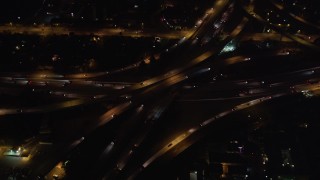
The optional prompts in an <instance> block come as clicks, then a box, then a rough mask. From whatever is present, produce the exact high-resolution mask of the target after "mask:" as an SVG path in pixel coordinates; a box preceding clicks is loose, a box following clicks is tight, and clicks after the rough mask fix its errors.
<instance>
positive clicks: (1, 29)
mask: <svg viewBox="0 0 320 180" xmlns="http://www.w3.org/2000/svg"><path fill="white" fill-rule="evenodd" d="M0 33H12V34H29V35H39V36H50V35H70V33H74V34H75V35H92V34H94V35H96V36H124V37H132V38H141V37H156V36H157V37H161V38H166V39H181V38H183V37H189V36H190V35H191V34H192V30H181V31H173V30H171V31H157V30H156V29H142V30H139V29H138V30H133V29H132V30H131V29H124V28H111V27H106V28H95V29H94V28H92V29H88V28H86V29H85V28H83V30H81V28H72V27H67V26H46V25H36V26H25V25H20V24H14V25H13V24H7V25H1V26H0Z"/></svg>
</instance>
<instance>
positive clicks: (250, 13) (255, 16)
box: [242, 6, 320, 51]
mask: <svg viewBox="0 0 320 180" xmlns="http://www.w3.org/2000/svg"><path fill="white" fill-rule="evenodd" d="M242 8H243V9H244V11H245V12H246V14H247V15H248V16H249V17H250V18H252V19H255V20H256V21H258V22H260V23H262V24H264V25H266V26H268V27H270V28H272V29H273V30H275V31H276V32H279V33H281V34H283V35H284V36H286V37H288V38H290V39H292V40H294V41H296V42H298V43H300V44H302V45H304V46H306V47H308V48H311V49H314V50H316V51H319V50H320V47H319V46H316V45H315V44H313V43H311V42H309V41H307V40H305V39H302V38H300V37H298V36H296V35H294V34H291V33H288V32H286V30H285V29H283V28H281V27H278V26H276V25H274V24H272V23H270V22H268V21H267V20H265V19H263V18H262V17H261V16H260V15H258V14H257V13H255V12H254V11H252V10H250V9H249V8H247V7H244V6H242Z"/></svg>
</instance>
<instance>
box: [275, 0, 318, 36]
mask: <svg viewBox="0 0 320 180" xmlns="http://www.w3.org/2000/svg"><path fill="white" fill-rule="evenodd" d="M269 1H270V3H272V4H273V5H274V6H275V7H276V8H277V9H279V10H281V11H284V12H286V13H287V14H288V15H290V16H291V17H292V18H293V19H295V20H296V21H299V22H300V23H302V24H304V25H306V26H309V27H311V28H315V29H317V30H320V26H319V25H317V24H315V23H311V22H309V21H307V20H305V19H304V18H303V17H301V16H297V15H295V14H293V13H291V12H290V11H289V10H288V9H287V8H285V6H284V5H282V4H280V3H278V2H276V1H274V0H269Z"/></svg>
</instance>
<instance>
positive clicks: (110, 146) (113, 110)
mask: <svg viewBox="0 0 320 180" xmlns="http://www.w3.org/2000/svg"><path fill="white" fill-rule="evenodd" d="M270 2H272V3H273V1H270ZM257 3H258V2H257V0H256V1H254V0H250V1H245V0H243V1H240V0H239V1H238V0H217V1H214V3H213V5H212V7H208V9H207V11H206V12H205V14H204V16H203V17H202V19H201V21H198V23H197V25H196V26H195V27H194V28H193V29H190V30H188V31H187V32H184V31H183V32H169V33H157V32H152V33H148V32H140V33H139V34H137V33H136V32H130V31H127V32H123V33H122V35H123V36H131V37H141V36H155V35H156V36H158V37H164V38H175V39H177V38H179V40H177V43H176V44H174V45H173V46H171V47H168V49H167V50H166V51H165V52H160V54H159V56H160V59H159V60H158V61H161V62H163V63H164V64H165V66H163V67H165V68H162V69H160V70H158V67H153V68H154V73H151V74H150V75H144V76H141V77H134V75H135V73H134V72H136V71H141V64H142V63H141V62H137V63H134V64H131V65H128V66H126V67H121V68H119V69H116V70H114V71H108V72H93V73H79V74H55V73H45V72H44V73H43V72H36V73H30V74H27V73H19V74H18V73H2V74H1V76H0V83H1V92H2V93H3V94H11V95H12V96H18V94H19V93H21V89H24V88H28V89H31V90H32V92H34V93H40V92H47V93H48V94H47V96H52V97H56V98H57V99H58V100H57V102H53V103H48V104H40V105H36V106H32V107H21V106H14V107H4V108H2V107H1V108H0V116H1V117H7V116H12V115H18V116H19V115H22V116H23V115H25V114H26V115H29V114H44V113H49V114H55V113H57V114H59V113H61V115H60V116H59V115H57V116H58V117H64V115H65V114H68V112H69V111H70V114H71V115H69V116H67V117H68V118H70V119H72V120H74V121H76V120H77V119H82V118H83V119H88V120H86V121H85V123H83V124H81V127H80V128H79V127H77V130H78V132H72V133H71V134H72V138H66V139H67V140H66V141H65V142H62V143H61V142H57V144H56V145H53V147H52V148H51V150H43V151H44V152H46V153H47V154H45V153H44V154H41V153H37V152H38V151H42V149H46V148H47V147H42V146H40V145H34V147H33V149H32V151H31V156H30V159H28V161H30V162H29V164H28V163H27V166H30V167H32V169H33V172H32V173H33V176H35V177H36V176H38V175H39V174H42V175H47V178H52V176H53V175H54V174H59V176H60V177H63V176H66V177H67V178H69V179H81V178H82V179H143V178H145V177H148V175H149V174H148V170H150V169H152V166H154V165H157V163H159V162H167V161H168V162H170V161H169V160H171V159H173V158H175V157H177V156H178V155H179V154H181V153H182V152H183V151H185V150H186V149H187V148H188V147H190V146H192V145H193V144H195V143H196V142H197V141H199V140H200V139H201V138H203V137H205V136H206V134H208V133H209V130H210V128H211V127H212V126H214V124H215V122H217V121H221V120H223V118H224V117H226V116H228V115H229V114H232V113H235V112H238V111H242V110H244V109H247V108H251V107H255V106H256V105H259V104H263V103H265V102H268V101H273V100H274V99H277V98H281V97H284V96H290V95H295V94H304V95H308V96H317V95H318V94H319V92H320V91H319V90H320V85H319V80H320V69H319V68H320V66H319V63H317V62H313V61H312V60H314V59H313V57H314V56H317V55H319V48H320V47H319V46H318V45H316V44H314V42H313V41H312V40H311V38H309V39H308V38H306V39H303V38H301V36H300V35H297V34H293V33H291V32H287V29H285V28H283V27H282V26H276V25H274V24H272V23H271V22H269V20H265V19H264V18H263V16H262V15H259V13H261V11H262V10H261V9H259V8H258V7H256V5H257ZM266 3H269V2H268V1H266ZM272 3H271V4H270V8H273V6H272ZM275 7H276V8H278V9H280V10H281V9H283V8H281V6H280V5H277V4H276V5H275ZM295 20H300V19H297V18H293V19H291V21H293V22H292V24H294V23H296V22H295ZM199 22H200V23H199ZM299 22H300V21H299ZM252 24H260V26H261V27H264V26H266V27H268V28H271V29H272V31H273V32H271V33H269V32H260V31H259V32H255V31H254V30H252V29H253V28H250V27H251V26H254V25H252ZM248 27H249V28H248ZM303 28H305V31H306V32H308V31H309V28H314V27H313V26H311V27H303ZM0 29H2V31H11V32H13V33H14V32H18V31H21V29H23V28H21V27H18V26H15V27H12V26H9V27H8V26H3V27H0ZM27 30H29V31H30V32H32V33H35V34H39V35H44V34H46V33H45V32H47V31H51V30H52V29H51V28H48V27H45V28H44V29H42V30H41V29H40V30H39V29H37V28H27ZM313 30H314V29H313ZM57 32H61V33H62V34H63V33H65V32H66V31H65V30H63V28H61V29H58V30H57V31H56V32H55V33H57ZM119 32H121V30H118V29H116V30H115V29H107V30H105V31H100V32H99V33H100V34H99V33H98V32H97V33H96V32H95V33H94V34H96V35H101V36H115V35H116V36H118V35H119ZM47 33H50V32H47ZM282 36H284V37H282ZM306 36H309V37H310V36H312V37H315V38H317V34H315V35H310V34H308V35H306ZM234 40H236V41H237V43H238V46H240V47H242V46H243V47H245V45H247V44H249V43H253V44H259V43H265V42H271V41H272V42H274V43H277V44H279V46H277V47H276V48H273V49H271V50H270V49H268V47H264V49H266V50H265V51H262V52H250V49H249V52H245V53H244V52H242V51H235V52H233V51H234V50H231V51H229V52H228V50H227V52H224V50H225V49H226V47H229V46H231V45H230V42H232V41H234ZM231 44H232V43H231ZM267 46H268V45H267ZM227 49H228V48H227ZM299 57H305V59H308V60H309V59H310V61H312V63H310V64H311V65H310V64H308V66H306V67H302V66H301V67H300V66H297V67H294V68H292V69H290V68H289V69H285V68H284V67H285V66H283V65H279V67H277V63H278V62H277V61H285V62H286V63H290V60H291V59H294V58H296V59H299ZM263 58H265V59H268V62H267V63H270V64H271V65H269V66H268V67H272V64H275V67H273V68H274V69H277V71H275V72H273V71H272V72H271V73H270V72H269V73H268V70H266V71H264V73H265V74H264V75H261V76H258V77H256V76H255V75H252V74H251V76H250V75H249V76H250V77H249V78H248V77H241V76H239V77H234V78H233V79H231V78H230V79H228V76H231V75H230V74H228V73H225V74H224V73H222V70H223V69H226V68H228V67H229V66H234V65H237V64H251V63H254V62H255V61H258V60H259V59H263ZM297 61H298V60H297ZM301 61H302V60H301ZM267 63H266V64H267ZM258 68H262V69H263V67H258ZM248 73H249V72H248ZM249 74H250V73H249ZM253 74H254V73H253ZM130 76H131V77H132V78H130V79H128V78H127V77H130ZM114 77H117V80H114ZM145 77H147V78H145ZM18 101H19V100H18ZM177 103H178V104H179V103H181V104H184V105H185V111H188V112H184V113H183V114H182V115H180V119H177V120H175V121H173V122H167V121H166V120H165V119H163V116H165V115H166V113H167V111H168V109H169V108H170V107H171V106H172V105H173V104H177ZM201 103H203V105H200V104H201ZM194 104H197V106H199V107H203V109H206V108H207V109H208V110H201V108H194V110H193V108H192V106H193V105H194ZM220 104H223V105H220ZM184 105H181V106H180V107H184ZM105 106H107V107H105ZM187 106H188V107H187ZM190 106H191V107H190ZM207 106H213V107H215V108H208V107H207ZM87 107H91V108H88V109H89V110H90V111H92V112H84V111H86V110H82V109H83V108H87ZM96 107H98V108H97V109H98V110H97V109H95V108H96ZM73 113H74V114H77V113H78V115H75V117H73ZM201 113H203V114H201ZM199 114H201V115H199ZM81 116H83V117H81ZM80 117H81V118H80ZM178 117H179V116H178ZM68 121H70V120H68ZM74 124H77V122H75V123H74ZM158 127H165V128H163V129H159V128H158ZM68 128H70V131H73V130H74V129H72V128H73V127H72V125H71V126H69V127H68ZM66 134H67V133H66ZM37 139H38V138H35V140H33V141H37ZM39 142H40V141H39ZM32 144H36V143H32ZM49 149H50V147H49ZM0 158H5V157H1V156H0ZM0 161H1V159H0ZM62 164H68V165H65V166H66V169H68V171H67V173H65V172H60V171H61V168H62ZM150 167H151V168H150Z"/></svg>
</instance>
